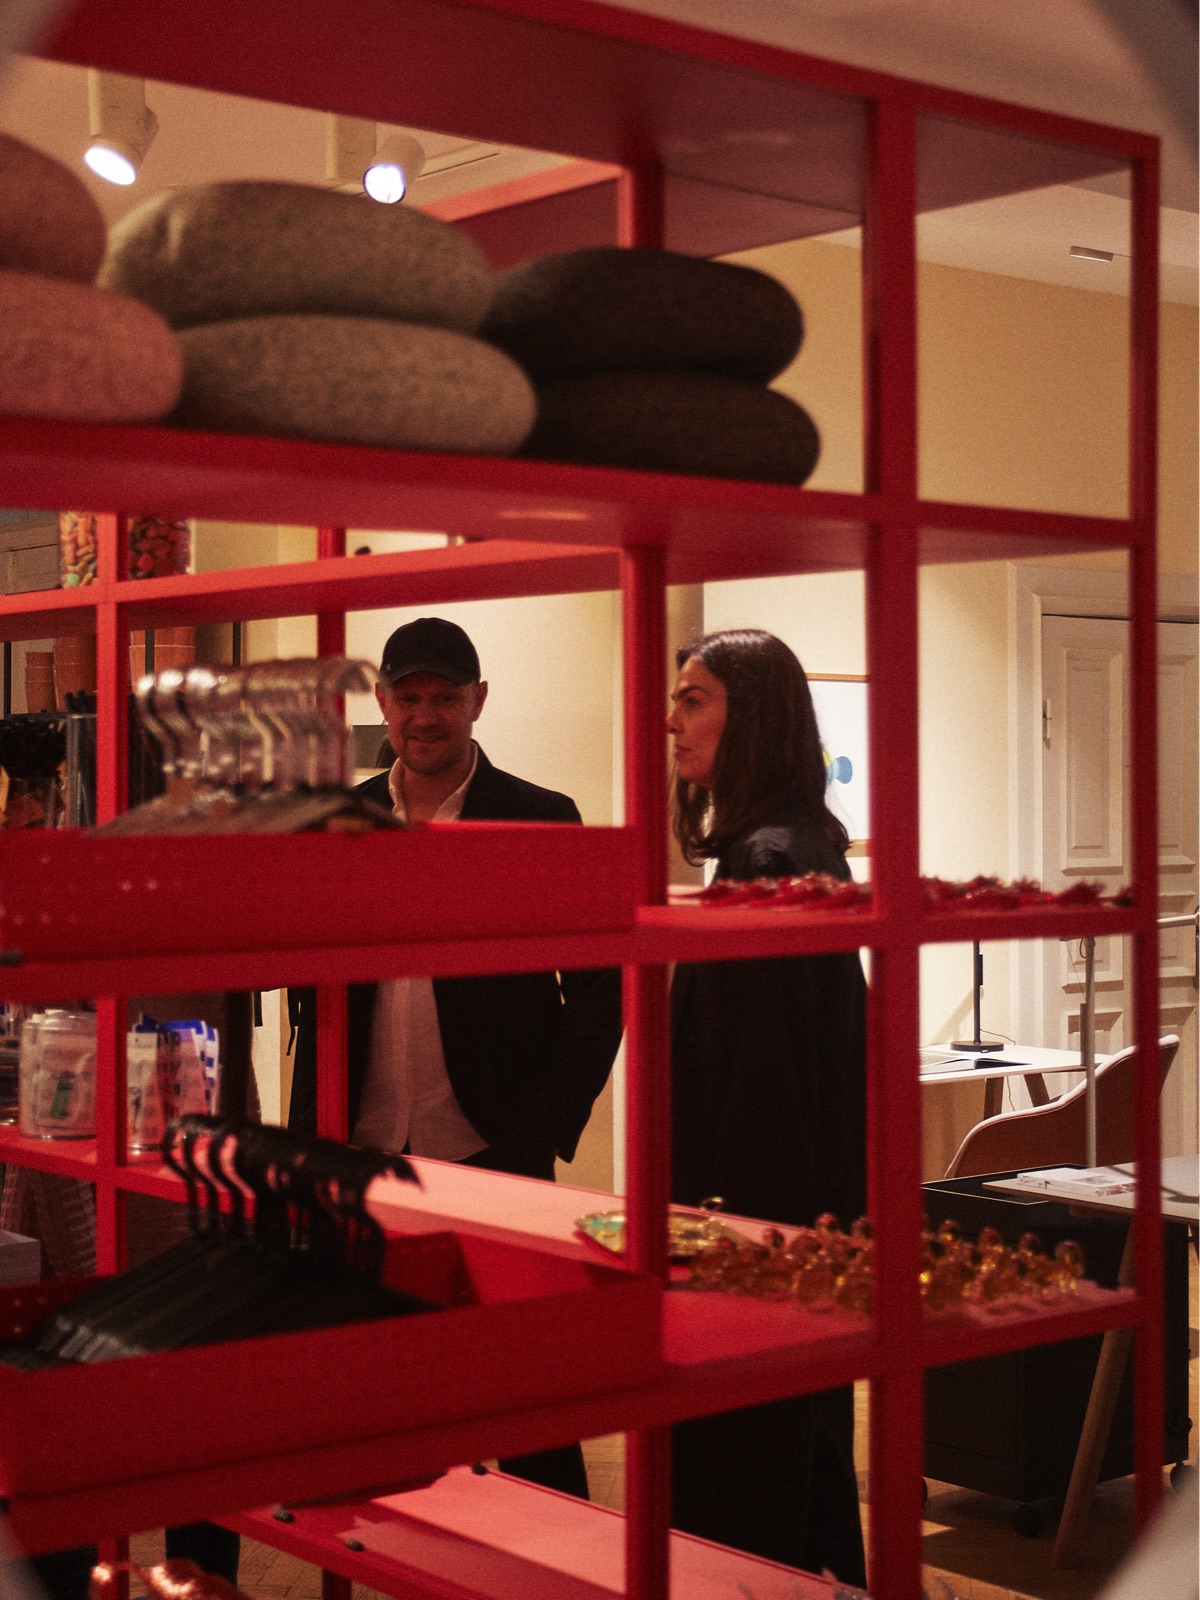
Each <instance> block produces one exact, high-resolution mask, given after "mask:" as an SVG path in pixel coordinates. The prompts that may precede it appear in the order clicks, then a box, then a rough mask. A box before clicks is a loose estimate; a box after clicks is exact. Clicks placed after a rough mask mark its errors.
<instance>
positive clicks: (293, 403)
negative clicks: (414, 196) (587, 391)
mask: <svg viewBox="0 0 1200 1600" xmlns="http://www.w3.org/2000/svg"><path fill="white" fill-rule="evenodd" d="M179 341H180V344H181V345H182V347H183V361H184V384H183V397H182V399H181V400H180V403H179V406H178V408H177V410H176V412H175V415H174V417H173V418H172V421H174V422H178V423H181V424H183V425H184V426H187V427H194V428H212V429H216V430H219V431H222V432H231V433H274V434H284V435H287V436H288V437H291V438H297V439H328V440H333V441H336V442H339V443H342V444H372V445H389V446H393V447H395V448H398V449H404V450H460V451H471V452H476V453H479V454H482V455H508V454H511V453H512V452H513V451H515V450H517V449H519V448H520V446H521V443H522V441H523V440H524V439H525V437H526V435H527V434H528V432H529V429H530V427H531V426H532V424H533V417H534V410H535V405H536V402H535V400H534V395H533V390H532V388H531V387H530V384H529V380H528V379H527V378H526V376H525V374H524V373H523V372H522V371H521V369H520V368H519V367H518V366H517V365H516V364H515V362H512V361H510V360H509V359H508V357H507V356H505V355H503V354H502V353H501V352H500V351H499V350H496V349H494V348H493V347H492V346H491V345H490V344H485V343H484V342H483V341H482V340H481V339H473V338H471V337H469V336H468V335H467V334H462V333H450V332H448V331H447V330H446V329H444V328H422V327H416V326H411V325H408V324H405V323H402V322H384V321H379V320H376V319H374V318H369V317H299V316H297V317H247V318H243V319H240V320H237V321H231V322H212V323H208V324H207V325H206V326H204V327H201V328H185V329H184V330H183V331H182V332H181V333H180V334H179Z"/></svg>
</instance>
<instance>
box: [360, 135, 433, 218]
mask: <svg viewBox="0 0 1200 1600" xmlns="http://www.w3.org/2000/svg"><path fill="white" fill-rule="evenodd" d="M424 165H425V152H424V150H422V148H421V146H420V145H419V144H418V143H417V141H416V140H415V139H414V138H413V137H412V135H411V134H407V133H393V134H392V135H391V137H390V138H388V139H385V140H384V141H383V143H382V144H381V145H380V147H379V149H378V150H377V151H376V152H375V155H374V157H373V158H372V161H371V164H370V166H368V168H367V170H366V171H365V172H364V173H363V175H362V185H363V188H364V189H365V190H366V191H367V193H368V194H369V195H370V196H371V199H372V200H378V201H379V203H380V204H381V205H385V206H394V205H395V204H396V202H397V200H403V199H404V195H405V191H406V190H407V189H408V188H409V186H410V185H411V184H412V183H414V182H415V181H416V179H417V177H418V176H419V175H420V171H421V168H422V167H423V166H424Z"/></svg>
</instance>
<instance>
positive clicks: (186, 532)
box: [129, 517, 192, 578]
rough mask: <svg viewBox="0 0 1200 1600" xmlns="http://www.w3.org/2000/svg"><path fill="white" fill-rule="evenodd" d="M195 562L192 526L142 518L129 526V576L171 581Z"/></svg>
mask: <svg viewBox="0 0 1200 1600" xmlns="http://www.w3.org/2000/svg"><path fill="white" fill-rule="evenodd" d="M191 563H192V530H191V524H190V523H188V522H183V521H172V520H171V519H170V518H168V517H138V518H137V519H136V520H135V521H133V522H131V523H130V524H129V576H130V577H131V578H168V577H171V576H173V575H174V574H175V573H178V572H187V571H188V570H189V568H190V566H191Z"/></svg>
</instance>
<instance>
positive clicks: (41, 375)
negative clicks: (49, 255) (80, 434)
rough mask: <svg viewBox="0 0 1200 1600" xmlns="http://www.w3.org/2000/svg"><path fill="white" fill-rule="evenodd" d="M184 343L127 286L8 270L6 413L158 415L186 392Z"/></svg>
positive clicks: (0, 402)
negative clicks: (113, 288) (123, 290)
mask: <svg viewBox="0 0 1200 1600" xmlns="http://www.w3.org/2000/svg"><path fill="white" fill-rule="evenodd" d="M181 378H182V364H181V362H180V357H179V342H178V340H177V339H176V337H175V335H174V334H173V333H172V332H171V330H170V328H168V327H167V325H166V323H165V322H164V321H163V320H162V318H161V317H159V316H156V315H155V313H154V312H153V311H151V310H149V308H148V307H146V306H143V305H140V304H139V303H138V302H137V301H136V300H128V299H126V298H125V296H124V295H119V294H111V293H110V292H109V291H108V290H106V289H95V288H93V287H92V286H91V284H86V283H72V282H70V281H69V280H68V279H66V278H43V277H38V276H36V275H35V274H33V273H30V272H2V271H0V412H5V413H7V414H10V415H16V416H23V417H59V418H62V419H64V420H67V421H75V422H79V421H86V422H153V421H156V420H157V419H158V418H160V417H164V416H166V414H167V412H169V411H170V409H171V407H172V406H173V405H174V404H175V401H176V400H177V398H178V396H179V387H180V382H181Z"/></svg>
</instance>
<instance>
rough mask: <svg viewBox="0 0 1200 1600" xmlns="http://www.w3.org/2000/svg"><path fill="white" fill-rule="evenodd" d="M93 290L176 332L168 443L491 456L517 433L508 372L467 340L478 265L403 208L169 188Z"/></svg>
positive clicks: (478, 302)
mask: <svg viewBox="0 0 1200 1600" xmlns="http://www.w3.org/2000/svg"><path fill="white" fill-rule="evenodd" d="M100 282H101V283H104V284H107V285H108V286H109V287H111V288H114V289H119V290H121V291H123V292H124V293H126V294H130V295H134V296H136V297H137V298H138V299H139V300H142V301H144V302H145V303H146V304H147V305H149V306H153V307H154V309H155V310H156V311H158V312H160V313H161V314H162V316H163V317H165V318H166V320H167V321H168V322H169V323H170V324H171V326H172V327H173V328H175V329H176V330H177V331H178V334H179V340H180V344H181V345H182V347H183V362H184V382H183V394H182V397H181V399H180V402H179V405H178V407H177V409H176V411H175V413H174V416H173V418H172V420H173V421H174V422H177V423H179V424H180V425H182V426H185V427H193V428H206V429H216V430H221V431H225V432H232V433H270V434H283V435H286V436H289V437H292V438H301V439H326V440H333V441H336V442H339V443H344V444H369V445H386V446H392V447H395V448H399V449H408V450H450V451H472V452H479V453H483V454H497V455H504V454H509V453H511V452H512V451H514V450H517V449H519V448H520V446H521V444H522V442H523V441H524V439H525V437H526V435H527V434H528V432H529V430H530V427H531V426H532V424H533V417H534V409H535V400H534V396H533V391H532V389H531V387H530V384H529V382H528V380H527V378H526V377H525V375H524V373H523V372H522V371H521V369H520V367H518V366H517V365H516V363H515V362H513V361H511V360H510V359H509V358H508V357H507V356H505V355H503V354H501V352H500V351H499V350H497V349H495V347H494V346H492V345H490V344H487V343H485V342H484V341H483V340H481V339H476V338H474V337H472V335H473V334H474V332H475V330H476V329H477V328H478V326H479V324H480V322H481V321H482V319H483V317H484V315H485V313H486V311H487V308H488V305H489V303H490V301H491V295H492V287H493V283H494V279H493V275H492V272H491V269H490V268H489V266H488V264H487V261H486V260H485V258H484V256H483V255H482V253H481V252H480V251H479V249H478V247H477V246H476V245H475V244H474V242H473V241H472V240H471V239H470V238H468V236H467V235H466V234H465V233H462V232H461V231H460V230H458V229H456V228H453V227H451V226H449V225H448V224H447V223H444V222H438V221H437V220H435V219H434V218H433V217H427V216H425V215H423V214H422V213H421V212H419V211H413V210H412V209H410V208H405V207H402V206H383V205H376V204H374V203H373V202H371V201H369V200H367V199H365V198H363V197H361V196H356V195H350V194H343V193H340V192H338V191H336V190H330V189H320V188H315V187H310V186H308V185H305V184H294V183H211V184H202V185H198V186H195V187H192V188H185V189H177V190H174V191H172V192H168V193H166V194H162V195H158V196H156V197H155V198H154V199H152V200H150V201H148V202H147V203H146V204H145V205H143V206H140V207H139V208H138V209H137V210H136V211H133V212H131V213H130V215H129V216H127V217H126V218H124V219H123V220H122V221H121V222H120V223H118V224H117V226H116V227H115V228H114V229H113V230H112V233H111V236H110V239H109V248H108V255H107V257H106V258H105V261H104V265H103V266H102V268H101V271H100Z"/></svg>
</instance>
